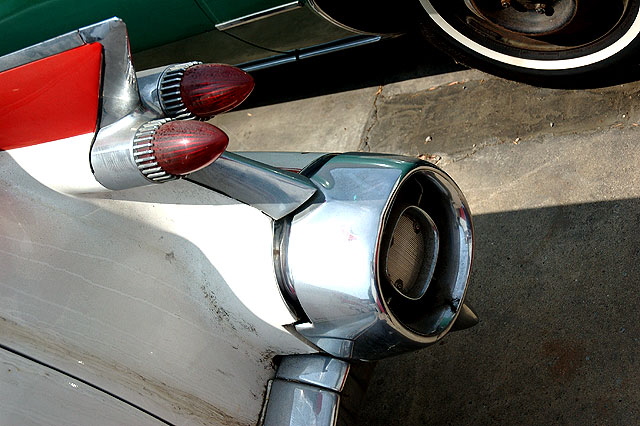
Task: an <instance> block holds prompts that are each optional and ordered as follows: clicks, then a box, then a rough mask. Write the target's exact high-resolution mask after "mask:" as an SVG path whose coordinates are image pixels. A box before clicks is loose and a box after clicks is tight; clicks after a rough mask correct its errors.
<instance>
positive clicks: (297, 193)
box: [186, 152, 318, 219]
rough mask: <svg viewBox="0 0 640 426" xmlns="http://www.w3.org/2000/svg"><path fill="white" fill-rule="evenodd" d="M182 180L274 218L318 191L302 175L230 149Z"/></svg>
mask: <svg viewBox="0 0 640 426" xmlns="http://www.w3.org/2000/svg"><path fill="white" fill-rule="evenodd" d="M186 179H187V180H189V181H191V182H194V183H197V184H199V185H202V186H204V187H207V188H209V189H213V190H214V191H218V192H221V193H223V194H225V195H228V196H230V197H232V198H235V199H236V200H238V201H241V202H243V203H245V204H249V205H251V206H253V207H255V208H257V209H259V210H261V211H262V212H264V213H265V214H267V215H268V216H271V217H272V218H274V219H282V218H283V217H285V216H287V215H288V214H289V213H292V212H293V211H295V210H297V209H298V208H299V207H300V206H302V205H303V204H304V203H306V202H307V201H308V200H309V199H310V198H311V197H313V196H314V195H315V193H316V192H317V191H318V190H317V188H316V187H315V185H313V184H312V183H311V181H310V180H309V179H308V178H306V177H304V176H300V175H297V174H295V173H290V172H285V171H283V170H280V169H278V168H275V167H271V166H269V165H267V164H264V163H260V162H258V161H253V160H250V159H248V158H246V157H243V156H241V155H238V154H233V153H231V152H225V153H224V154H222V155H221V156H220V157H219V158H218V159H217V160H216V161H215V162H214V163H212V164H211V165H209V166H207V167H205V168H204V169H202V170H199V171H197V172H195V173H192V174H191V175H189V176H188V177H187V178H186Z"/></svg>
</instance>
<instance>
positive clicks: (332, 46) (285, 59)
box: [236, 36, 382, 72]
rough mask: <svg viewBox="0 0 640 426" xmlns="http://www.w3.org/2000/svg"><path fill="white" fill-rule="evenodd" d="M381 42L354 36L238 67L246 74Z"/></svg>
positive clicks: (377, 37) (369, 37)
mask: <svg viewBox="0 0 640 426" xmlns="http://www.w3.org/2000/svg"><path fill="white" fill-rule="evenodd" d="M380 40H382V37H381V36H353V37H348V38H346V39H342V40H338V41H333V42H329V43H324V44H319V45H317V46H312V47H306V48H304V49H300V50H296V51H292V52H290V53H285V54H282V55H276V56H272V57H270V58H266V59H260V60H257V61H250V62H244V63H242V64H239V65H236V66H237V67H238V68H240V69H242V70H243V71H246V72H251V71H257V70H261V69H265V68H270V67H274V66H278V65H283V64H286V63H290V62H295V61H297V60H298V59H307V58H312V57H314V56H320V55H324V54H326V53H332V52H337V51H340V50H344V49H350V48H352V47H357V46H363V45H366V44H371V43H376V42H378V41H380Z"/></svg>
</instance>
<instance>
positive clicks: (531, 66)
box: [420, 0, 640, 85]
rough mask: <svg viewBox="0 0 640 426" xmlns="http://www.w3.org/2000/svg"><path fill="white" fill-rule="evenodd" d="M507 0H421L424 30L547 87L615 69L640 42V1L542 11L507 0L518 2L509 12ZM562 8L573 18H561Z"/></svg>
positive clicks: (461, 56)
mask: <svg viewBox="0 0 640 426" xmlns="http://www.w3.org/2000/svg"><path fill="white" fill-rule="evenodd" d="M501 1H505V0H420V5H421V8H422V10H424V11H425V12H426V13H425V14H424V15H423V19H422V20H421V30H422V32H423V35H425V36H426V37H427V38H428V39H429V41H430V42H431V43H432V44H435V45H436V46H437V47H439V48H441V49H442V50H444V51H445V52H446V53H448V54H450V55H451V56H453V57H454V59H455V60H456V61H458V62H460V63H462V64H465V65H467V66H470V67H472V68H478V69H480V70H483V71H487V72H489V73H492V74H496V75H499V76H502V77H506V78H510V79H515V80H522V81H528V82H534V83H538V84H540V83H542V84H545V85H556V84H560V85H565V84H564V83H568V82H572V83H576V82H578V81H582V80H584V79H589V78H591V77H593V75H594V73H595V72H596V71H599V70H602V69H605V68H608V69H613V67H616V66H619V65H621V64H624V63H625V62H626V61H628V60H629V59H631V58H632V54H633V53H634V52H637V49H638V45H640V0H606V1H602V0H548V1H547V3H549V4H550V5H553V6H556V7H555V9H554V8H553V6H548V8H547V9H543V10H542V11H541V10H538V12H536V11H535V10H529V9H523V5H525V6H526V7H529V8H531V7H533V6H531V5H532V3H530V0H506V1H507V3H512V6H510V7H506V8H504V10H505V11H504V12H503V11H501V10H499V9H496V8H495V7H496V5H499V4H500V2H501ZM542 1H544V0H542ZM516 5H517V7H515V6H516ZM566 5H568V6H566ZM562 7H564V8H565V9H566V10H568V12H567V13H566V14H565V18H566V19H565V20H564V21H562V23H558V22H559V21H560V19H558V20H557V21H558V22H554V21H553V18H554V14H556V13H557V14H560V12H556V10H558V11H559V10H560V8H562ZM492 8H493V9H492ZM500 9H501V8H500ZM543 11H544V12H543ZM507 14H508V16H507ZM514 16H515V17H516V18H517V19H514V18H513V17H514ZM514 22H515V24H514ZM507 27H509V28H507ZM527 32H531V33H530V34H529V33H527ZM581 78H582V79H581Z"/></svg>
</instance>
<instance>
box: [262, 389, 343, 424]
mask: <svg viewBox="0 0 640 426" xmlns="http://www.w3.org/2000/svg"><path fill="white" fill-rule="evenodd" d="M339 405H340V395H338V394H337V393H335V392H332V391H328V390H324V389H321V388H318V387H315V386H309V385H303V384H300V383H293V382H287V381H284V380H274V381H273V383H272V384H271V394H270V396H269V404H268V405H267V411H266V414H265V418H264V423H263V426H282V425H287V426H309V425H314V426H335V425H336V423H337V421H338V407H339Z"/></svg>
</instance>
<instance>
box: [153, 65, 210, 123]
mask: <svg viewBox="0 0 640 426" xmlns="http://www.w3.org/2000/svg"><path fill="white" fill-rule="evenodd" d="M200 64H202V62H198V61H194V62H186V63H184V64H176V65H171V66H170V67H167V69H166V70H165V71H164V73H163V74H162V77H160V82H159V83H158V94H159V98H160V104H161V105H162V109H163V110H164V112H165V114H167V116H169V117H173V118H179V119H181V120H195V119H198V117H196V116H195V115H193V114H192V113H191V112H190V111H189V110H188V109H187V107H186V106H185V105H184V103H183V102H182V96H181V95H180V82H181V81H182V76H183V75H184V71H185V70H186V69H187V68H189V67H192V66H194V65H200Z"/></svg>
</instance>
